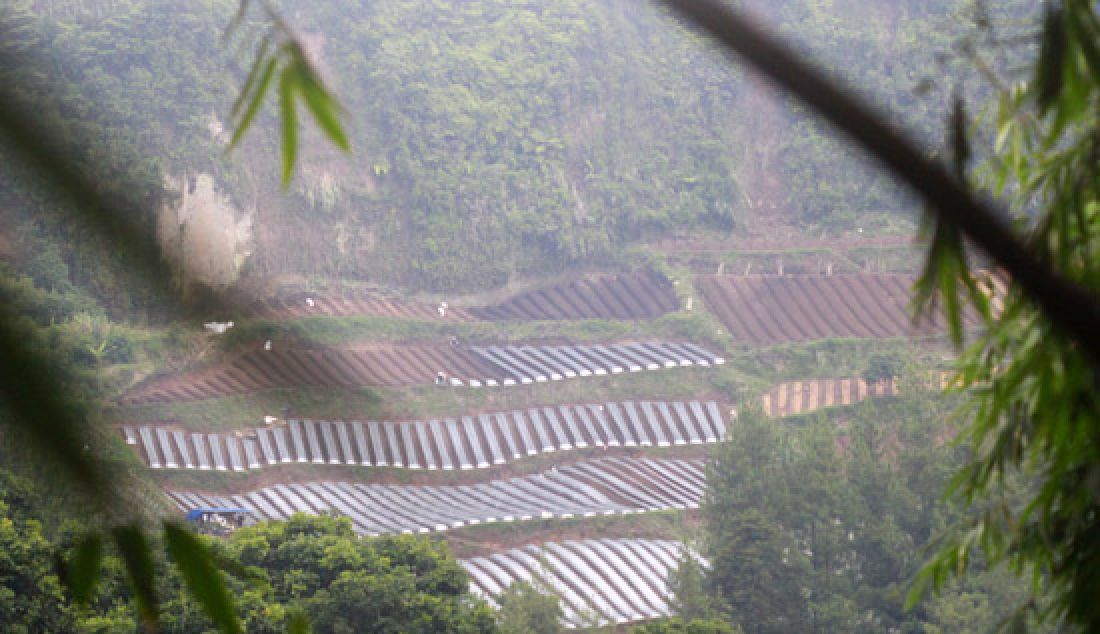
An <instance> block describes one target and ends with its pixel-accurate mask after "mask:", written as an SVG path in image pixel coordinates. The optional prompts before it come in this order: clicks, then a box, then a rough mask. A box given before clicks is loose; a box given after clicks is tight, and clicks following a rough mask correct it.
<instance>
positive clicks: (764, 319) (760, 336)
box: [695, 274, 974, 345]
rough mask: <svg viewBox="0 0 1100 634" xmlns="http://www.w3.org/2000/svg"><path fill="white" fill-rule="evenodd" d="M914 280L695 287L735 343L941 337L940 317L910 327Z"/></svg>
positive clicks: (789, 279)
mask: <svg viewBox="0 0 1100 634" xmlns="http://www.w3.org/2000/svg"><path fill="white" fill-rule="evenodd" d="M914 281H915V278H914V276H912V275H904V274H840V275H831V276H824V275H788V276H778V275H748V276H741V275H700V276H697V277H696V279H695V285H696V288H697V289H698V290H699V291H700V293H702V295H703V300H704V302H705V303H706V305H707V308H708V309H709V310H710V311H711V312H712V313H714V314H715V315H717V316H718V318H719V319H720V320H721V321H722V323H723V324H725V326H726V328H727V329H728V330H729V331H730V333H731V334H732V335H733V336H734V338H735V339H736V340H738V341H741V342H745V343H750V344H758V345H772V344H777V343H784V342H789V341H809V340H814V339H825V338H831V337H858V338H889V337H910V336H932V335H936V334H940V333H943V332H944V330H945V329H944V326H943V324H942V322H941V320H940V318H939V317H938V315H937V316H935V317H933V318H931V319H929V318H927V317H925V318H922V319H920V320H919V321H917V322H916V323H914V321H913V319H912V317H911V311H910V308H909V305H910V301H911V299H912V296H913V293H912V287H913V283H914ZM968 323H974V320H973V319H968Z"/></svg>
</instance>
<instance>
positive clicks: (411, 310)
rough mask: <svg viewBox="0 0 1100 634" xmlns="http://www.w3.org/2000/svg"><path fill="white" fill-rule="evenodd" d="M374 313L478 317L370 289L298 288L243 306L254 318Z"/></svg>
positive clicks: (427, 317)
mask: <svg viewBox="0 0 1100 634" xmlns="http://www.w3.org/2000/svg"><path fill="white" fill-rule="evenodd" d="M356 315H377V316H380V317H395V318H399V319H417V320H427V321H470V320H473V319H477V317H474V316H473V315H471V314H470V312H469V311H468V310H467V309H465V308H463V307H461V306H448V307H447V308H446V310H443V311H440V310H439V306H438V305H435V304H425V303H420V302H407V301H403V300H397V299H391V298H389V297H386V296H385V295H383V294H381V293H377V292H375V293H372V292H369V291H361V292H351V293H306V292H298V293H293V294H290V295H285V296H282V297H273V298H269V299H262V300H257V301H255V302H253V303H252V304H250V305H249V306H248V308H246V309H245V316H246V317H252V318H255V319H271V320H278V319H300V318H302V317H352V316H356Z"/></svg>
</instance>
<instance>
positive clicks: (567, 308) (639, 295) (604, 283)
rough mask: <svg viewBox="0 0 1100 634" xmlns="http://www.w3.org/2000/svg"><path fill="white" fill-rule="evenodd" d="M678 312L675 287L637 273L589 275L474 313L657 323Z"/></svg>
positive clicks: (491, 316)
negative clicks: (661, 317)
mask: <svg viewBox="0 0 1100 634" xmlns="http://www.w3.org/2000/svg"><path fill="white" fill-rule="evenodd" d="M678 308H679V300H678V299H677V297H676V293H675V292H674V291H673V290H672V285H671V284H669V283H668V282H667V281H666V280H663V279H659V278H658V277H657V276H655V275H653V274H650V273H635V274H629V275H627V274H603V275H600V274H597V275H589V276H587V277H584V278H581V279H579V280H574V281H572V282H568V283H564V284H558V285H555V286H550V287H547V288H542V289H536V290H531V291H527V292H525V293H521V294H519V295H516V296H514V297H512V298H510V299H507V300H504V301H502V302H500V303H499V304H496V305H495V306H487V307H484V308H472V309H471V310H470V312H471V313H472V314H474V315H476V316H478V317H480V318H482V319H487V320H505V319H516V320H550V319H654V318H657V317H660V316H661V315H664V314H665V313H669V312H672V311H674V310H677V309H678Z"/></svg>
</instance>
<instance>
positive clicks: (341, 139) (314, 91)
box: [296, 58, 351, 152]
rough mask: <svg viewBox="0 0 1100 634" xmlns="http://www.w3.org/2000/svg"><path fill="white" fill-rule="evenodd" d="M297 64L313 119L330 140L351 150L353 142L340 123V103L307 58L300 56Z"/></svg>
mask: <svg viewBox="0 0 1100 634" xmlns="http://www.w3.org/2000/svg"><path fill="white" fill-rule="evenodd" d="M296 66H298V71H299V79H300V82H299V83H300V86H301V89H302V97H303V98H304V99H305V102H306V107H307V108H309V111H310V113H311V114H312V115H313V120H314V121H316V122H317V125H318V126H319V127H320V128H321V130H322V131H323V132H324V133H325V136H327V137H328V138H329V140H330V141H332V142H333V143H335V144H336V145H337V146H338V147H339V148H340V149H341V150H343V151H345V152H348V151H350V150H351V144H350V143H348V137H347V134H345V133H344V126H343V125H342V124H341V123H340V116H339V113H340V112H341V108H340V105H339V104H338V103H336V100H335V99H333V97H332V95H331V94H329V92H328V91H327V90H325V87H324V85H323V84H322V83H321V80H320V78H318V77H317V75H316V73H315V72H314V70H313V68H312V67H310V65H309V64H308V63H307V62H306V61H305V59H302V58H300V59H299V60H298V63H297V64H296Z"/></svg>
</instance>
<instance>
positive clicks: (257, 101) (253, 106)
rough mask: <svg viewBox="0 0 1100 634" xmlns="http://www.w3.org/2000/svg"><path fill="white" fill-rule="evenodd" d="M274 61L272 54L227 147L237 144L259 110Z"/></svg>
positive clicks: (269, 81) (271, 75)
mask: <svg viewBox="0 0 1100 634" xmlns="http://www.w3.org/2000/svg"><path fill="white" fill-rule="evenodd" d="M275 61H276V58H275V57H274V56H272V57H271V59H270V60H268V62H267V65H266V66H265V67H264V72H263V75H262V78H261V79H260V83H259V85H258V86H257V88H256V91H255V92H254V93H253V95H252V101H251V102H250V103H249V104H248V109H247V110H245V111H244V116H243V117H241V120H240V122H239V123H238V124H237V129H236V130H234V131H233V138H232V139H230V140H229V149H233V148H234V147H236V146H237V143H239V142H240V140H241V137H243V136H244V133H245V131H246V130H248V127H249V126H250V125H252V120H253V119H255V118H256V113H257V112H259V111H260V106H261V105H262V104H263V101H264V94H265V93H266V92H267V89H268V87H269V86H270V85H271V79H272V77H274V76H275Z"/></svg>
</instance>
